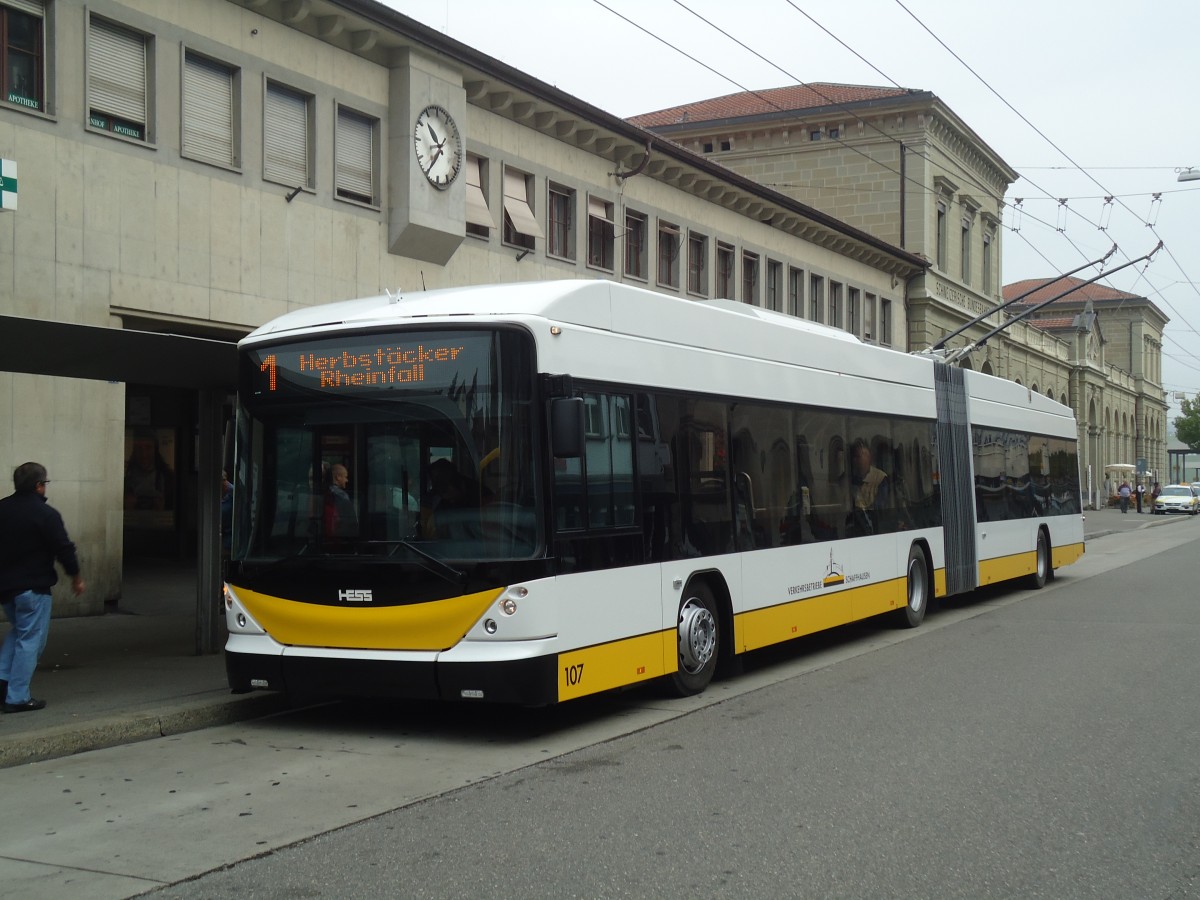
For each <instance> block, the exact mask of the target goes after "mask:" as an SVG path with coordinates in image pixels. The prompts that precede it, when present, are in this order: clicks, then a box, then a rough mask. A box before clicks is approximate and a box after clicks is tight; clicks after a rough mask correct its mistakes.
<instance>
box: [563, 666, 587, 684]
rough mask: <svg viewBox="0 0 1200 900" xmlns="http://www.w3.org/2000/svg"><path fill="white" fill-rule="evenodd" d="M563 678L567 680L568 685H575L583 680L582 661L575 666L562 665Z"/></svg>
mask: <svg viewBox="0 0 1200 900" xmlns="http://www.w3.org/2000/svg"><path fill="white" fill-rule="evenodd" d="M563 678H565V679H566V680H567V684H568V685H576V684H579V683H580V682H581V681H583V663H580V664H579V665H577V666H564V667H563Z"/></svg>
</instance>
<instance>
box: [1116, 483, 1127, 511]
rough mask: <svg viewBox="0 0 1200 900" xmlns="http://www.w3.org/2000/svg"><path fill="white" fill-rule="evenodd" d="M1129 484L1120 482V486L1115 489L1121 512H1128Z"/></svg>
mask: <svg viewBox="0 0 1200 900" xmlns="http://www.w3.org/2000/svg"><path fill="white" fill-rule="evenodd" d="M1129 494H1130V489H1129V482H1128V481H1122V482H1121V486H1120V487H1119V488H1117V496H1118V497H1120V498H1121V512H1123V513H1127V512H1129Z"/></svg>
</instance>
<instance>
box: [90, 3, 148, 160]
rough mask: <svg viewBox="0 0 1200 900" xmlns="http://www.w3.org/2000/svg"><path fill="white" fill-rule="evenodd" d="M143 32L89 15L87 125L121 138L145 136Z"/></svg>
mask: <svg viewBox="0 0 1200 900" xmlns="http://www.w3.org/2000/svg"><path fill="white" fill-rule="evenodd" d="M148 58H149V50H148V39H147V38H146V36H145V35H142V34H138V33H136V32H133V31H129V30H128V29H126V28H121V27H120V26H117V25H113V24H111V23H109V22H106V21H104V20H103V19H95V18H93V19H92V20H91V23H90V27H89V29H88V49H87V64H88V76H87V84H88V125H89V126H90V127H92V128H99V129H101V130H103V131H111V132H112V133H113V134H119V135H121V136H122V137H127V138H134V139H135V140H139V141H144V140H147V139H148V137H149V134H148V132H149V118H150V115H149V112H150V110H149V103H150V98H149V92H148V90H147V87H146V71H147V61H148Z"/></svg>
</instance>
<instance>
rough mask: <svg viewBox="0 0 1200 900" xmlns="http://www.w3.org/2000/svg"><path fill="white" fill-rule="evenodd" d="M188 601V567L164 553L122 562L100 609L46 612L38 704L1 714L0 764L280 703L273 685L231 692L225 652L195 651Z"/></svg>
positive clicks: (192, 594)
mask: <svg viewBox="0 0 1200 900" xmlns="http://www.w3.org/2000/svg"><path fill="white" fill-rule="evenodd" d="M214 602H215V601H214ZM195 608H196V572H195V568H194V567H192V566H190V565H181V564H174V565H172V564H169V563H165V564H159V565H157V566H155V567H152V568H138V569H134V570H127V571H126V572H125V583H124V586H123V591H122V597H121V599H120V601H118V603H117V604H116V607H115V609H110V610H109V612H107V613H106V614H105V615H103V616H87V617H83V618H70V619H53V620H52V621H51V623H50V638H49V640H48V641H47V643H46V651H45V653H43V654H42V659H41V662H40V663H39V665H38V669H37V672H36V673H35V675H34V678H33V685H32V687H33V696H35V697H37V698H38V699H40V700H45V701H46V703H47V705H46V708H45V709H43V710H38V711H37V712H28V713H17V714H9V715H3V714H0V768H3V767H8V766H15V765H19V764H21V763H26V762H33V761H35V760H40V759H53V758H55V757H59V756H67V755H70V754H72V753H78V752H80V751H83V750H93V749H97V748H100V747H112V746H115V745H118V744H126V743H131V742H133V741H140V740H145V739H147V738H153V737H159V736H161V735H167V734H178V733H180V732H185V731H193V730H195V729H198V728H205V727H208V726H210V725H218V724H223V723H226V722H233V721H238V720H242V719H248V718H255V717H258V716H263V715H267V714H269V713H271V712H275V711H278V710H281V709H284V708H285V704H284V701H283V697H282V696H281V695H279V694H275V693H266V692H262V693H251V694H239V695H234V694H231V693H230V692H229V687H228V685H227V684H226V681H225V660H224V657H223V656H222V655H221V654H220V653H217V654H211V655H207V656H197V655H196V654H195V647H196V640H195V628H196V613H195ZM2 621H3V615H0V622H2ZM221 628H222V633H221V644H224V640H225V635H224V621H223V620H222V625H221ZM7 630H8V626H7V623H4V624H0V635H3V634H6V633H7Z"/></svg>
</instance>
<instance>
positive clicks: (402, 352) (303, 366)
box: [247, 333, 491, 397]
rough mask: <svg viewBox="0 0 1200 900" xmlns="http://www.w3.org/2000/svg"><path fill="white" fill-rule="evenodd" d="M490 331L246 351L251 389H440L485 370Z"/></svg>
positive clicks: (347, 340) (285, 391) (265, 391)
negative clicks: (254, 370) (252, 385)
mask: <svg viewBox="0 0 1200 900" xmlns="http://www.w3.org/2000/svg"><path fill="white" fill-rule="evenodd" d="M490 347H491V336H490V335H487V334H462V333H458V334H453V335H451V334H436V333H422V334H419V335H412V336H411V337H409V338H406V339H404V340H397V339H396V336H395V335H390V336H388V337H387V338H382V339H381V338H378V337H376V338H374V339H371V338H364V337H361V336H355V337H348V338H345V339H343V340H336V341H320V342H313V343H307V344H296V345H291V346H286V347H269V348H263V349H262V350H261V351H256V352H252V353H251V354H250V355H249V356H250V359H249V362H250V364H251V365H252V366H253V367H255V368H257V373H256V374H255V373H253V371H251V372H248V373H247V374H249V375H251V380H252V381H253V382H254V384H255V390H254V393H255V395H257V396H259V397H262V396H270V395H275V396H280V395H286V394H290V393H293V392H296V391H302V392H309V391H321V392H327V393H328V392H332V393H340V394H347V395H348V394H358V393H375V392H379V391H389V390H395V389H404V388H415V389H418V390H434V391H436V390H441V389H443V388H447V387H450V386H451V385H453V384H462V383H463V382H464V380H465V381H466V382H468V383H469V382H470V381H472V380H473V379H475V378H476V377H477V373H486V372H487V371H488V359H489V349H490Z"/></svg>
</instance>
